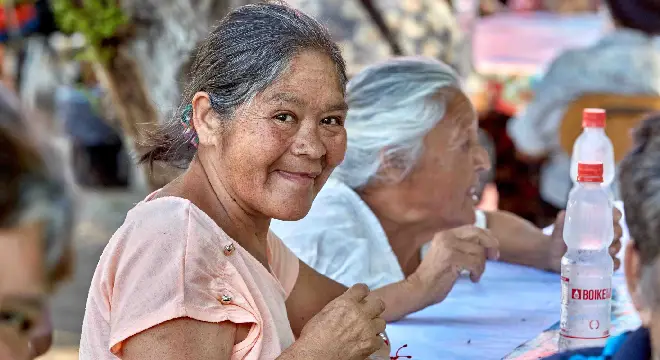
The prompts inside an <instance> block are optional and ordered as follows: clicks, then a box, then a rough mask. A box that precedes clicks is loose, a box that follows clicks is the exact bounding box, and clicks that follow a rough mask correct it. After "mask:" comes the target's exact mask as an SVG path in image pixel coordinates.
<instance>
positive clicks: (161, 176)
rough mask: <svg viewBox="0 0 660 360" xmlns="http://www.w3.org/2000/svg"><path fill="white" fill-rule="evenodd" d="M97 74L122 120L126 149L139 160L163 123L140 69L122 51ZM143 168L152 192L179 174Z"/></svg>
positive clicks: (165, 170) (170, 170) (101, 66)
mask: <svg viewBox="0 0 660 360" xmlns="http://www.w3.org/2000/svg"><path fill="white" fill-rule="evenodd" d="M96 72H97V74H98V75H99V78H100V80H101V82H102V83H103V86H104V88H105V89H106V90H107V91H108V95H109V96H110V100H111V103H112V109H111V111H112V112H113V113H114V115H115V118H116V119H118V120H119V127H120V128H121V130H122V132H123V137H124V142H125V146H126V147H127V149H128V150H129V152H130V153H131V154H133V158H134V159H135V160H137V158H138V157H139V156H140V155H141V154H143V153H144V152H145V150H146V149H147V147H146V145H147V135H148V134H149V133H150V132H153V131H155V130H156V128H157V126H158V124H159V122H160V116H159V114H158V112H157V111H156V109H155V108H154V106H153V105H152V101H151V98H150V97H149V92H148V91H147V86H146V84H145V82H144V79H143V76H142V73H141V71H140V68H139V67H138V66H137V64H136V62H135V60H133V58H131V57H130V55H128V54H127V51H126V50H125V49H123V48H119V49H118V50H117V53H116V55H115V56H114V57H113V58H112V60H111V61H110V62H109V63H108V64H107V65H105V66H103V65H100V64H97V69H96ZM140 167H141V170H142V171H143V173H144V180H146V183H147V185H148V186H149V188H151V189H152V190H154V189H158V188H160V187H162V186H164V185H165V184H167V183H168V182H169V181H171V180H172V179H173V178H174V177H176V176H177V175H178V174H179V171H176V170H175V169H171V168H169V167H166V166H157V165H154V167H153V168H152V167H151V166H150V165H148V164H146V165H141V166H140Z"/></svg>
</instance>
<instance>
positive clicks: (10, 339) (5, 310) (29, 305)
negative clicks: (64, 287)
mask: <svg viewBox="0 0 660 360" xmlns="http://www.w3.org/2000/svg"><path fill="white" fill-rule="evenodd" d="M42 233H43V231H42V228H41V226H39V225H37V224H34V225H29V226H21V227H18V228H11V229H0V248H2V251H0V358H2V359H11V360H23V359H27V358H28V357H29V354H30V349H29V340H30V336H31V335H32V330H33V328H34V326H35V325H36V324H37V323H38V322H39V320H40V319H41V316H42V311H43V308H44V303H43V302H44V299H45V294H46V281H45V280H46V279H45V276H44V271H43V270H44V269H43V260H44V259H43V247H42V241H41V239H42Z"/></svg>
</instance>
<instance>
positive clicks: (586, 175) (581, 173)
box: [577, 163, 603, 183]
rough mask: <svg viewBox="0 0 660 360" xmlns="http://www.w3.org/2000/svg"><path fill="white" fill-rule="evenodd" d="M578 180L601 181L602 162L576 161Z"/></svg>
mask: <svg viewBox="0 0 660 360" xmlns="http://www.w3.org/2000/svg"><path fill="white" fill-rule="evenodd" d="M577 181H578V182H595V183H602V182H603V163H592V164H588V163H578V176H577Z"/></svg>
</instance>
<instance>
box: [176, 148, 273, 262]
mask: <svg viewBox="0 0 660 360" xmlns="http://www.w3.org/2000/svg"><path fill="white" fill-rule="evenodd" d="M221 178H222V177H221V176H219V173H218V172H217V170H216V169H215V168H214V167H213V166H212V164H205V163H203V162H202V161H200V160H199V159H198V158H197V157H196V158H195V159H194V160H193V161H192V162H191V164H190V167H189V168H188V171H186V173H185V174H183V175H182V177H181V178H180V179H179V180H178V181H176V183H175V184H172V185H173V189H171V193H172V195H175V196H180V197H183V198H186V199H188V200H190V201H191V202H192V203H193V204H195V206H197V207H198V208H200V209H201V210H202V211H204V213H206V214H207V215H208V216H209V217H210V218H211V219H213V221H215V222H216V224H217V225H218V226H219V227H220V228H221V229H222V230H223V231H224V232H225V233H226V234H227V235H228V236H229V237H231V238H232V239H233V240H234V241H236V242H238V243H239V244H240V245H241V247H243V248H244V249H245V250H247V251H248V252H249V253H250V254H252V255H253V256H254V257H255V258H257V260H259V261H261V262H262V263H263V264H264V265H266V264H267V259H266V246H267V237H268V228H269V226H270V219H269V218H267V217H264V216H263V215H260V214H255V213H254V212H251V211H249V210H248V209H247V207H246V206H244V205H243V204H242V202H241V201H240V200H239V199H238V198H236V197H235V196H234V195H233V193H232V192H231V191H230V189H229V188H228V187H226V186H225V185H224V184H223V182H222V180H221ZM168 186H169V185H168ZM165 189H167V187H166V188H165ZM169 191H170V190H168V192H169Z"/></svg>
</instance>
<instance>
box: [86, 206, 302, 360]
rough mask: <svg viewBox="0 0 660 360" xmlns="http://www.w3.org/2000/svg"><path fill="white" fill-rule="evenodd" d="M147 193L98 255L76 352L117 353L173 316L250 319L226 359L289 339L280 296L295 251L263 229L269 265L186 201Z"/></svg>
mask: <svg viewBox="0 0 660 360" xmlns="http://www.w3.org/2000/svg"><path fill="white" fill-rule="evenodd" d="M148 200H149V198H147V201H143V202H141V203H139V204H138V205H137V206H135V208H133V209H132V210H131V211H129V212H128V215H127V217H126V220H125V221H124V224H123V225H122V226H121V227H120V228H119V230H117V232H116V233H115V234H114V235H113V236H112V238H111V239H110V242H109V243H108V245H107V246H106V248H105V250H104V251H103V254H102V255H101V259H100V260H99V264H98V266H97V268H96V271H95V273H94V277H93V280H92V285H91V288H90V290H89V296H88V298H87V306H86V310H85V319H84V321H83V330H82V339H81V344H80V359H81V360H106V359H118V358H121V351H122V344H123V342H124V341H125V340H126V339H128V338H129V337H131V336H133V335H135V334H138V333H140V332H141V331H144V330H146V329H149V328H151V327H153V326H156V325H158V324H160V323H163V322H165V321H168V320H172V319H176V318H180V317H189V318H192V319H196V320H200V321H206V322H217V323H219V322H223V321H231V322H233V323H236V324H240V323H249V324H252V327H251V329H250V331H249V333H248V336H247V338H246V339H245V340H244V341H242V342H240V343H238V344H236V345H234V348H233V351H232V359H274V358H276V357H277V356H278V355H279V354H280V353H281V352H282V351H283V350H284V349H285V348H287V347H288V346H289V345H291V344H292V343H293V341H294V336H293V333H292V331H291V326H290V324H289V320H288V317H287V313H286V307H285V304H284V302H285V300H286V298H287V296H288V295H289V293H290V292H291V291H292V290H293V286H294V285H295V283H296V280H297V278H298V258H296V256H295V255H293V253H291V252H290V251H289V250H288V249H287V248H286V246H284V244H283V243H282V242H281V240H280V239H278V238H277V237H276V236H274V235H273V234H269V238H268V242H269V248H268V262H269V265H270V271H269V270H267V269H266V268H264V266H263V265H262V264H261V263H260V262H259V261H258V260H256V259H255V258H254V257H253V256H251V255H250V254H249V253H248V252H247V251H245V250H244V249H243V248H241V247H240V246H239V245H238V243H236V242H235V241H233V240H232V239H231V238H230V237H229V236H227V234H225V233H224V231H222V229H220V227H219V226H218V225H217V224H216V223H215V222H214V221H213V220H211V218H210V217H209V216H207V215H206V214H205V213H204V212H202V211H201V210H200V209H199V208H197V207H196V206H195V205H193V204H192V203H191V202H190V201H188V200H185V199H183V198H177V197H163V198H158V199H155V200H151V201H148ZM228 246H229V247H228ZM228 250H231V251H228Z"/></svg>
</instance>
